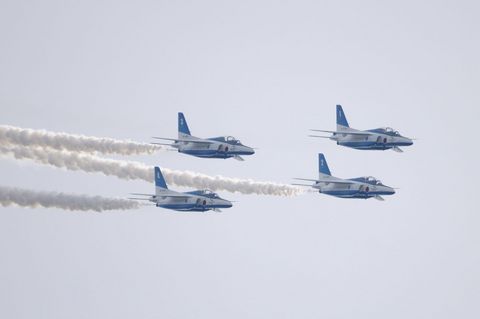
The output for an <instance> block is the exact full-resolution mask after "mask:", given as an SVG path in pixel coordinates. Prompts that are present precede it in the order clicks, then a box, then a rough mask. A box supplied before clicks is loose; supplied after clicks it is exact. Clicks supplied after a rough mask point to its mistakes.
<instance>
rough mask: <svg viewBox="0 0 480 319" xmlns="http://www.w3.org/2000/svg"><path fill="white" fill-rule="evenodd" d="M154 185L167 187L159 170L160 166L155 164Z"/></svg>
mask: <svg viewBox="0 0 480 319" xmlns="http://www.w3.org/2000/svg"><path fill="white" fill-rule="evenodd" d="M155 186H156V187H161V188H165V189H168V187H167V183H166V182H165V178H163V175H162V172H161V171H160V167H158V166H155Z"/></svg>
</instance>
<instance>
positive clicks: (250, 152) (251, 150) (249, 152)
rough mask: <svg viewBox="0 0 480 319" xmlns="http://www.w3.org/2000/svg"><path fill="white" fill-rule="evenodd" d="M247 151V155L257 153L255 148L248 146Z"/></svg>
mask: <svg viewBox="0 0 480 319" xmlns="http://www.w3.org/2000/svg"><path fill="white" fill-rule="evenodd" d="M246 153H247V155H253V154H255V151H254V150H253V148H251V147H247V148H246Z"/></svg>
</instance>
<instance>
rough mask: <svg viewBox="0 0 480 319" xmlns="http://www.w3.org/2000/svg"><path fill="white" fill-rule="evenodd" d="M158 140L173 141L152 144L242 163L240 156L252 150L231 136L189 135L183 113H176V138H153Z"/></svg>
mask: <svg viewBox="0 0 480 319" xmlns="http://www.w3.org/2000/svg"><path fill="white" fill-rule="evenodd" d="M154 138H156V139H160V140H166V141H173V143H172V144H165V143H152V144H159V145H168V146H171V147H174V148H176V149H177V150H178V152H180V153H185V154H188V155H192V156H197V157H202V158H223V159H226V158H230V157H233V158H235V159H236V160H239V161H243V160H244V159H243V158H242V157H241V156H242V155H252V154H254V153H255V151H254V150H253V148H251V147H248V146H245V145H243V144H242V143H241V142H240V141H239V140H237V139H236V138H234V137H232V136H226V137H225V136H221V137H212V138H207V139H204V138H199V137H195V136H193V135H192V134H190V129H189V128H188V124H187V121H186V120H185V116H184V115H183V113H181V112H180V113H178V138H176V139H174V138H164V137H154Z"/></svg>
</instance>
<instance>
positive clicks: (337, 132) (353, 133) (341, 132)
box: [310, 129, 378, 136]
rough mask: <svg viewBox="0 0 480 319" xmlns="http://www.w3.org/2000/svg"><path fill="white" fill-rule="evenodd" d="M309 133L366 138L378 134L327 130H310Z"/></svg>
mask: <svg viewBox="0 0 480 319" xmlns="http://www.w3.org/2000/svg"><path fill="white" fill-rule="evenodd" d="M310 131H314V132H324V133H334V134H347V135H358V136H368V135H374V134H378V133H372V132H366V131H363V132H357V131H353V132H352V131H327V130H313V129H311V130H310Z"/></svg>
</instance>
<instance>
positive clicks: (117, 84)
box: [0, 0, 480, 319]
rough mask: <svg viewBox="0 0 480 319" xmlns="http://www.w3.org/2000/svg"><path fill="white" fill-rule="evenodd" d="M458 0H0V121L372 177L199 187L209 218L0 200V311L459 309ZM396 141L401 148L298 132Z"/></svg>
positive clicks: (464, 283) (473, 144) (465, 43)
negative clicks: (380, 186)
mask: <svg viewBox="0 0 480 319" xmlns="http://www.w3.org/2000/svg"><path fill="white" fill-rule="evenodd" d="M479 9H480V7H479V5H478V2H476V1H471V2H469V1H443V2H441V3H440V2H438V1H402V2H398V1H397V2H392V3H386V2H385V1H362V2H358V1H328V2H326V1H231V2H229V1H132V2H130V3H126V2H123V1H81V2H78V1H5V0H1V1H0V108H1V112H0V115H1V117H0V123H1V124H10V125H16V126H21V127H31V128H38V129H48V130H53V131H66V132H70V133H79V134H86V135H94V136H108V137H114V138H131V139H133V140H138V141H145V142H149V141H151V139H150V137H151V136H155V135H156V136H166V137H168V136H172V137H174V136H176V130H177V120H176V117H177V112H178V111H183V112H185V114H186V116H187V120H188V122H189V126H190V129H191V131H192V133H193V134H195V135H198V136H204V137H208V136H216V135H233V136H235V137H237V138H239V139H240V140H242V142H244V143H245V144H247V145H251V146H254V147H258V148H259V150H258V151H257V154H255V155H254V156H251V157H248V158H247V160H246V161H245V162H238V161H235V160H205V159H197V158H194V157H189V156H187V155H183V154H178V153H175V152H165V153H157V154H155V155H152V156H139V157H134V158H133V159H135V160H140V161H143V162H145V163H148V164H152V165H154V164H158V165H160V166H164V167H168V168H175V169H189V170H193V171H198V172H203V173H208V174H222V175H225V176H231V177H241V178H254V179H257V180H268V181H276V182H283V183H291V182H292V177H306V178H315V177H317V174H318V173H317V153H319V152H324V153H325V155H326V157H327V160H328V162H329V165H330V169H331V171H332V173H333V174H334V175H337V176H339V177H357V176H362V175H373V176H375V177H377V178H380V179H381V180H382V181H383V182H384V183H385V184H387V185H390V186H394V187H399V188H400V189H399V190H398V192H397V194H395V195H394V196H390V197H388V198H387V200H386V201H385V202H379V201H376V200H373V199H372V200H366V201H365V200H342V199H338V198H333V197H328V196H325V195H320V194H306V195H302V196H299V197H295V198H278V197H268V196H256V195H251V196H246V195H234V194H230V193H226V192H221V193H220V195H221V196H223V197H225V198H228V199H231V200H236V201H238V202H237V203H235V206H234V207H233V208H232V209H229V210H225V211H224V213H223V214H214V213H213V214H181V213H180V214H179V213H173V212H170V211H167V210H163V209H158V208H155V207H148V208H142V209H140V210H135V211H128V212H111V213H103V214H99V213H93V212H92V213H91V212H87V213H86V212H78V213H76V212H73V213H72V212H66V211H62V210H56V209H36V210H31V209H24V208H0V317H2V318H46V319H47V318H48V319H52V318H182V319H183V318H322V317H323V318H353V317H355V318H368V319H372V318H382V319H383V318H436V319H439V318H479V317H480V303H479V300H480V270H479V263H480V250H479V244H480V232H479V227H480V217H479V216H478V207H477V204H476V201H475V198H474V196H476V193H477V191H478V189H477V186H478V179H479V177H480V176H479V172H478V162H479V160H480V158H479V156H478V140H477V139H476V136H477V135H478V120H479V116H480V111H479V108H478V107H479V105H480V98H479V93H478V85H479V83H480V77H479V74H480V63H479V56H480V45H479V41H478V34H479V30H480V22H479V20H478V14H479ZM339 103H340V104H342V105H343V106H344V110H345V112H346V115H347V118H348V120H349V122H350V125H351V126H353V127H356V128H360V129H369V128H375V127H380V126H392V127H394V128H396V129H398V130H400V132H401V133H403V134H405V135H406V136H411V137H417V138H418V141H416V144H415V145H414V146H412V147H409V148H405V153H403V154H398V153H395V152H393V151H385V152H366V151H356V150H352V149H347V148H342V147H339V146H337V145H335V143H333V142H331V141H328V140H323V139H312V138H309V137H307V135H308V133H309V132H308V129H309V128H323V129H334V128H335V104H339ZM0 176H1V183H0V184H1V185H5V186H19V187H25V188H30V189H35V190H57V191H60V190H63V191H67V192H73V193H84V194H92V195H94V194H99V195H104V196H120V197H126V196H127V194H128V193H129V192H153V185H151V184H148V183H145V182H142V181H134V182H127V181H123V180H120V179H117V178H115V177H105V176H103V175H101V174H87V173H82V172H70V171H64V170H59V169H54V168H50V167H44V166H39V165H35V164H32V163H30V162H26V161H22V162H20V161H15V160H5V159H1V160H0Z"/></svg>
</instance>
